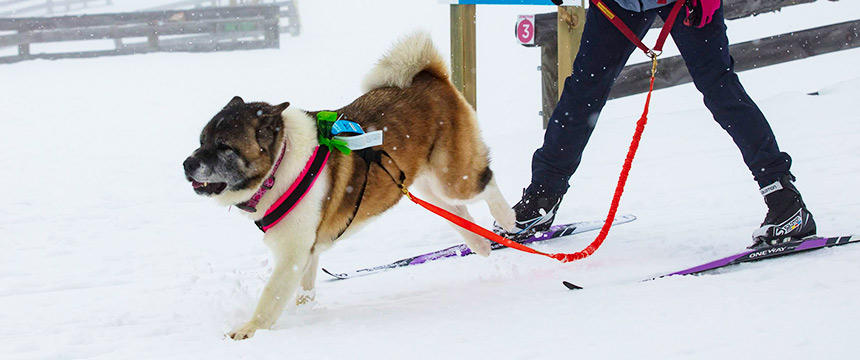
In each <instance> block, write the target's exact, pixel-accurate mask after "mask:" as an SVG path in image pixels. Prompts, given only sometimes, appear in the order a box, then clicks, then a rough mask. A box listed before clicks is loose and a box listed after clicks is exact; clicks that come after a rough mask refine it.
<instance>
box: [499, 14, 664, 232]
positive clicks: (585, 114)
mask: <svg viewBox="0 0 860 360" xmlns="http://www.w3.org/2000/svg"><path fill="white" fill-rule="evenodd" d="M605 5H606V6H608V7H609V8H610V9H611V10H612V11H613V12H614V13H615V14H616V16H618V17H619V18H620V19H621V20H622V21H624V23H625V24H627V26H629V27H630V29H631V30H632V31H633V32H634V33H636V34H638V35H639V37H642V36H643V35H644V34H645V32H647V31H648V28H649V27H651V24H652V23H653V22H654V19H655V18H656V16H657V15H656V12H655V11H647V12H632V11H627V10H624V9H623V8H621V7H620V6H618V4H616V3H615V2H614V1H607V2H605ZM635 48H636V46H635V45H633V43H631V42H630V40H628V39H627V38H626V37H625V36H624V35H623V34H622V33H621V32H620V31H618V29H617V28H616V27H615V25H613V24H612V23H611V22H610V21H609V20H607V19H606V17H605V16H604V15H603V14H602V13H601V12H600V11H599V10H597V9H596V7H591V8H589V9H588V14H587V15H586V21H585V29H584V31H583V33H582V42H581V44H580V47H579V53H578V54H577V55H576V59H575V60H574V62H573V72H572V74H571V75H570V76H568V77H567V79H565V82H564V87H563V88H562V92H561V98H560V99H559V101H558V104H557V105H556V107H555V110H554V111H553V113H552V116H551V117H550V120H549V124H548V125H547V129H546V133H545V134H544V142H543V146H541V148H540V149H538V150H537V151H535V153H534V156H533V157H532V182H531V185H529V187H528V188H527V189H526V190H524V191H523V197H522V199H521V200H520V201H519V202H518V203H517V204H516V205H514V212H515V213H516V216H517V219H516V220H517V222H516V228H515V229H514V231H512V232H509V233H505V234H504V235H505V236H508V237H512V238H513V237H522V236H528V235H530V234H531V233H534V232H535V231H544V230H546V229H548V228H549V227H550V226H551V225H552V222H553V220H554V217H555V212H556V210H557V209H558V206H559V204H560V203H561V198H562V196H563V195H564V193H565V192H567V188H568V181H569V180H570V177H571V175H573V173H574V171H576V168H577V167H578V166H579V162H580V160H581V159H582V152H583V150H584V149H585V144H586V143H587V142H588V138H589V137H591V132H592V131H593V130H594V126H595V124H596V123H597V117H598V116H599V115H600V111H601V110H602V109H603V106H604V105H605V104H606V99H607V97H609V90H610V89H611V88H612V84H613V83H614V82H615V79H616V78H617V77H618V74H619V73H621V70H622V69H623V68H624V64H625V63H626V62H627V59H628V58H629V57H630V54H631V53H632V52H633V50H634V49H635ZM500 233H504V232H501V231H500Z"/></svg>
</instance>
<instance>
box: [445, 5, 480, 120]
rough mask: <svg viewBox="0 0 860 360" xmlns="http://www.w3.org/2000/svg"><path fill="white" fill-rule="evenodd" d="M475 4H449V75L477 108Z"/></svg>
mask: <svg viewBox="0 0 860 360" xmlns="http://www.w3.org/2000/svg"><path fill="white" fill-rule="evenodd" d="M475 66H476V62H475V5H456V4H452V5H451V73H452V74H451V75H452V76H451V77H452V79H451V80H453V82H454V86H456V87H457V89H458V90H460V92H461V93H463V96H464V97H465V98H466V101H468V102H469V104H472V107H473V108H475V109H477V108H478V106H477V105H478V104H477V88H476V85H477V77H476V72H475Z"/></svg>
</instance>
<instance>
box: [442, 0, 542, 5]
mask: <svg viewBox="0 0 860 360" xmlns="http://www.w3.org/2000/svg"><path fill="white" fill-rule="evenodd" d="M451 3H453V4H460V5H555V4H553V3H552V1H550V0H453V1H451Z"/></svg>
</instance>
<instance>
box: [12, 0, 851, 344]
mask: <svg viewBox="0 0 860 360" xmlns="http://www.w3.org/2000/svg"><path fill="white" fill-rule="evenodd" d="M124 3H125V4H122V6H130V5H129V3H132V2H131V1H126V2H124ZM140 3H141V4H143V3H144V2H140ZM333 4H335V2H332V1H318V2H311V1H303V2H301V3H300V6H301V8H300V11H301V16H302V23H303V26H304V28H303V34H302V36H300V37H298V38H292V37H289V36H285V37H283V38H282V45H281V49H280V50H259V51H248V52H231V53H216V54H151V55H140V56H123V57H113V58H97V59H85V60H62V61H30V62H23V63H18V64H14V65H2V66H0V79H2V80H0V82H2V85H0V109H3V110H2V121H0V168H3V169H4V172H3V173H4V174H5V175H6V176H3V177H0V188H2V189H3V190H2V195H3V198H4V203H3V206H2V207H0V249H2V251H0V309H3V310H2V311H0V324H3V326H2V327H0V358H2V359H83V358H86V359H126V358H140V359H156V358H157V359H203V358H206V359H211V358H224V359H234V358H246V359H265V358H272V359H275V358H278V359H281V358H323V359H343V358H393V357H407V356H408V357H410V358H467V357H469V358H515V359H529V358H549V357H550V356H553V357H559V356H565V355H566V356H571V355H574V356H582V357H592V358H634V357H635V358H652V359H687V358H696V359H722V358H726V357H736V358H758V359H777V358H778V359H787V358H792V359H802V358H812V357H813V356H814V357H816V358H825V359H826V358H855V357H857V355H858V354H860V350H858V349H857V348H856V346H855V345H854V343H853V340H854V337H855V334H856V333H857V331H858V330H860V315H858V314H860V312H858V311H857V310H856V304H857V300H858V299H860V271H858V270H860V267H858V261H860V247H857V246H852V245H849V246H845V247H840V248H834V249H824V250H820V251H816V252H812V253H808V254H804V255H799V256H793V257H790V258H784V259H781V260H773V261H765V262H758V263H752V264H744V265H740V266H736V267H733V268H730V269H726V270H722V271H720V272H719V273H718V275H716V274H709V275H703V276H695V277H674V278H664V279H659V280H656V281H650V282H640V280H642V279H646V278H651V277H653V276H656V275H660V274H664V273H668V272H671V271H675V270H679V269H682V268H686V267H689V266H692V265H697V264H700V263H703V262H706V261H710V260H714V259H716V258H719V257H722V256H727V255H730V254H732V253H736V252H738V251H740V250H742V248H743V247H744V246H746V245H747V244H748V242H749V234H750V233H751V231H752V230H753V229H754V228H755V227H757V225H758V223H759V221H760V220H761V218H762V217H763V216H764V212H765V207H764V204H763V202H762V200H761V197H760V196H759V195H758V191H757V188H756V186H755V183H754V182H753V181H752V179H751V176H750V175H749V174H748V170H747V169H746V168H745V166H744V164H743V162H742V161H741V159H740V154H739V152H738V151H737V150H736V148H735V147H734V145H733V144H732V142H731V139H730V138H729V137H728V136H727V135H726V134H725V133H724V131H723V130H722V129H720V127H719V126H718V125H717V124H716V123H715V122H714V121H712V120H711V118H710V114H709V113H708V112H707V110H706V109H705V108H704V106H703V105H702V103H701V96H700V95H699V94H698V92H697V91H696V90H695V88H694V87H693V86H692V85H691V84H688V85H683V86H678V87H674V88H670V89H665V90H660V91H657V92H655V98H654V102H653V107H652V112H651V116H650V121H649V125H648V127H647V128H646V130H645V134H644V138H643V142H642V145H641V147H640V151H639V154H638V156H637V158H636V161H635V162H634V166H633V171H632V172H631V175H630V180H629V182H628V186H627V191H626V193H625V195H624V198H623V200H622V205H621V209H620V213H633V214H636V215H637V216H638V217H639V219H638V220H637V221H636V222H634V223H631V224H627V225H624V226H620V227H616V228H613V230H612V232H611V233H610V235H609V238H608V240H607V241H606V243H605V244H604V246H603V247H602V248H601V249H600V251H599V252H598V253H597V254H596V255H595V256H593V257H591V258H589V259H587V260H584V261H580V262H576V263H572V264H558V263H556V262H553V261H551V260H547V259H544V258H540V257H534V256H531V255H526V254H522V253H518V252H513V251H511V250H504V251H498V252H494V253H493V254H492V256H490V257H489V258H480V257H469V258H463V259H458V260H453V261H440V262H438V263H431V264H426V265H422V266H417V267H414V268H407V269H401V270H396V271H391V272H385V273H382V274H378V275H374V276H368V277H362V278H356V279H351V280H348V281H340V282H336V281H329V280H328V279H327V276H326V275H325V274H322V273H321V274H320V275H319V280H318V285H317V301H316V302H315V303H313V304H311V305H307V306H303V307H300V308H289V309H288V310H287V311H286V312H285V313H284V315H283V316H282V317H281V319H280V320H279V321H278V322H277V323H276V324H275V326H274V328H273V329H272V330H261V331H258V332H257V334H256V336H255V337H253V338H252V339H249V340H246V341H242V342H234V341H232V340H229V339H225V338H224V334H225V333H226V332H227V331H229V330H230V329H231V328H233V327H235V326H238V325H241V324H242V323H244V322H245V321H246V320H247V318H248V317H249V316H250V314H251V313H252V311H253V308H254V306H255V305H256V301H257V297H258V295H259V293H260V291H261V289H262V287H263V285H264V284H265V281H266V280H267V279H268V274H269V272H270V271H271V263H270V262H269V260H268V253H267V250H266V249H265V247H264V246H263V244H262V243H261V241H260V235H259V232H258V230H257V229H256V228H255V227H254V226H253V225H252V224H251V223H250V222H249V221H247V220H246V219H245V218H244V217H242V216H240V214H238V211H237V210H235V209H234V210H232V211H226V210H225V209H224V208H221V207H218V206H217V205H216V204H215V203H214V202H211V201H207V200H205V199H201V198H199V197H197V196H195V195H194V193H193V191H191V187H190V186H189V185H188V183H187V182H186V181H185V179H184V176H183V174H182V168H181V162H182V160H183V159H184V158H185V157H186V156H187V155H188V154H189V153H190V152H191V151H192V150H193V149H194V148H195V147H196V143H197V138H198V135H199V131H200V129H201V128H202V126H203V125H204V124H205V122H206V121H208V119H209V118H210V117H211V116H212V115H213V114H214V113H215V112H216V111H217V110H218V109H220V107H221V106H223V104H224V103H226V102H227V101H228V100H229V99H230V98H231V97H232V96H233V95H241V96H243V97H244V98H245V99H257V100H262V101H270V102H275V101H284V100H288V101H290V102H291V103H292V104H293V106H298V107H302V108H305V109H319V108H336V107H339V106H341V105H343V104H346V103H347V102H349V101H351V100H352V99H354V98H355V97H356V96H358V95H360V92H359V91H360V90H359V84H360V81H361V78H362V77H363V75H364V73H365V72H366V71H367V70H368V69H369V68H370V67H371V65H372V64H373V62H374V61H376V59H377V58H378V57H379V56H381V54H382V53H383V51H385V50H386V49H387V48H388V47H389V46H390V44H391V43H392V42H393V40H394V39H396V38H397V36H399V34H404V33H407V32H409V31H411V30H413V29H415V28H416V27H418V26H416V24H415V22H416V21H415V18H414V17H412V16H403V14H410V13H411V14H414V13H416V12H417V13H421V14H423V15H422V18H421V20H420V22H421V24H420V26H423V27H424V28H426V29H428V30H429V31H430V32H431V33H432V35H433V37H434V39H435V40H436V42H437V45H438V46H439V47H440V48H441V50H442V51H443V52H447V39H448V30H447V26H448V25H447V21H448V8H447V6H443V5H439V4H437V2H436V1H435V0H432V1H422V2H417V3H410V4H408V5H407V4H404V2H402V1H401V2H398V1H394V0H384V1H372V2H371V1H355V2H336V6H335V5H333ZM153 5H157V4H153ZM140 7H144V6H140ZM124 9H125V8H124ZM99 10H100V11H108V10H109V8H101V9H99ZM545 11H549V10H548V9H547V8H541V7H519V8H518V7H482V8H480V9H479V21H478V24H479V26H478V39H479V42H478V63H479V65H478V69H479V71H478V77H479V78H478V80H479V84H478V89H479V91H478V93H479V98H478V109H479V119H480V122H481V124H482V128H483V132H484V138H485V139H486V141H487V142H488V144H489V145H490V147H491V148H492V150H491V151H492V156H493V158H494V159H495V160H494V171H495V173H496V174H497V176H498V177H499V182H500V185H501V187H502V189H503V191H504V192H505V195H506V196H507V198H508V200H509V201H512V202H514V201H516V200H517V199H518V196H519V195H520V191H521V188H522V187H523V186H525V185H526V184H527V182H528V180H529V178H530V173H529V168H530V159H531V154H532V151H533V150H534V149H535V148H536V147H537V146H539V144H540V142H541V139H542V131H541V129H540V127H539V123H540V120H539V118H538V116H537V115H536V114H537V110H538V109H539V107H540V96H539V94H540V90H539V86H540V85H539V83H540V81H539V72H537V71H535V70H534V69H535V67H536V66H537V65H538V63H539V54H538V51H537V50H536V49H527V48H523V47H521V46H519V45H517V44H516V43H515V40H514V37H513V36H512V34H511V31H510V30H511V27H512V22H513V21H514V19H515V15H516V14H518V13H522V14H527V13H535V12H545ZM852 13H853V14H855V17H856V14H857V13H860V4H857V3H856V2H848V1H843V2H838V3H831V2H825V1H818V2H816V3H814V4H809V5H800V6H796V7H795V8H791V9H790V10H789V9H787V10H784V11H783V12H782V13H780V14H766V15H761V16H757V17H755V18H751V19H744V20H739V21H733V22H731V23H730V24H729V28H730V36H731V37H732V39H733V40H736V41H744V40H748V39H753V38H757V37H762V36H765V35H771V34H773V33H775V32H782V31H789V30H793V29H795V27H796V26H800V27H799V28H797V29H801V28H803V27H811V26H816V25H821V24H828V23H833V22H838V21H845V20H847V19H846V16H849V15H846V14H852ZM356 15H358V16H356ZM849 18H850V16H849ZM381 19H384V20H381ZM795 19H798V20H797V21H795ZM800 19H802V20H800ZM810 19H813V20H815V19H817V20H815V21H812V20H810ZM798 24H800V25H798ZM806 25H808V26H806ZM772 29H777V30H772ZM768 31H772V32H768ZM649 36H656V32H652V34H650V35H649ZM652 41H653V40H652ZM646 42H648V41H646ZM649 43H650V42H649ZM668 51H669V52H671V50H668ZM641 60H642V59H632V60H631V62H639V61H641ZM858 62H860V49H854V50H849V51H843V52H839V53H834V54H827V55H821V56H817V57H813V58H809V59H805V60H801V61H795V62H792V63H787V64H781V65H776V66H771V67H766V68H763V69H758V70H755V71H749V72H744V73H741V74H740V77H741V80H742V81H743V83H744V85H745V86H746V88H747V91H748V92H749V93H750V94H751V95H752V96H753V98H754V99H756V101H757V103H758V105H759V106H760V107H761V108H762V110H763V111H764V113H765V115H766V116H767V117H768V119H769V120H770V122H771V125H772V127H773V129H774V132H775V133H776V135H777V137H778V139H779V142H780V146H781V148H783V149H784V150H785V151H788V152H789V153H790V154H791V155H792V157H793V158H794V166H793V172H794V173H795V175H797V177H798V183H797V185H798V187H799V189H800V190H801V191H802V192H803V194H804V199H805V200H806V202H807V204H808V205H809V206H810V208H811V210H812V211H813V213H814V215H815V218H816V221H817V222H818V226H819V231H820V232H821V233H822V234H823V235H841V234H849V233H856V232H860V221H858V214H860V190H858V186H857V184H858V183H860V161H858V154H860V143H858V142H857V140H856V139H857V138H858V137H860V121H858V120H860V116H858V115H857V111H856V109H855V108H854V106H855V105H856V103H857V99H858V98H860V68H858V67H857V66H854V65H856V64H857V63H858ZM813 91H819V92H820V94H821V95H820V96H809V95H806V94H807V93H809V92H813ZM643 102H644V95H637V96H631V97H627V98H623V99H618V100H614V101H611V102H609V103H608V105H607V107H606V108H605V109H604V111H603V114H602V115H601V120H600V122H599V124H598V127H597V130H596V131H595V133H594V135H593V136H592V140H591V142H590V144H589V146H588V148H587V149H586V153H585V155H584V160H583V162H582V165H581V167H580V169H579V171H578V173H577V174H576V175H575V176H574V178H573V181H572V188H571V192H569V193H568V195H567V196H566V198H565V202H564V203H563V205H562V208H561V210H560V213H559V218H560V219H569V220H591V219H601V218H603V217H604V216H605V211H606V210H607V208H608V202H609V199H610V197H611V194H612V191H613V190H614V186H615V181H616V179H617V175H618V171H619V170H620V167H621V163H622V161H623V157H624V155H625V153H626V150H627V145H628V142H629V141H630V136H631V135H632V133H633V128H634V123H635V120H636V119H637V118H638V116H639V113H640V112H641V106H642V103H643ZM471 208H472V210H473V213H474V215H475V217H476V218H477V220H478V221H479V222H480V223H482V224H490V223H491V220H490V216H489V213H488V211H487V210H486V209H485V207H483V206H479V205H476V206H473V207H471ZM419 219H421V220H419ZM593 236H594V234H593V233H591V234H584V235H579V236H576V237H574V238H573V239H570V240H561V241H553V242H548V243H546V244H539V245H537V246H536V247H537V248H538V249H541V250H544V251H575V250H579V249H581V248H582V247H584V246H585V244H587V243H588V242H589V241H590V240H591V239H592V238H593ZM458 241H459V239H458V238H457V235H456V233H455V232H454V231H452V230H451V229H450V227H449V226H448V225H446V224H445V223H443V221H442V220H440V219H437V218H434V217H433V216H432V215H430V214H428V213H426V212H425V211H424V210H422V209H420V208H418V207H416V206H414V205H413V204H411V203H406V202H403V203H401V204H399V205H397V206H396V207H395V208H394V209H392V210H390V211H389V212H388V213H387V214H385V215H384V216H381V217H380V218H379V219H378V220H377V221H375V222H373V223H371V224H370V225H368V226H367V227H366V228H365V229H364V230H362V231H361V232H360V233H358V234H356V235H355V236H354V237H353V238H351V239H347V240H345V241H343V242H341V243H339V244H338V246H336V247H335V248H334V249H332V250H331V251H330V252H328V253H326V254H325V255H323V257H322V260H321V263H322V265H323V266H325V267H327V268H329V269H331V270H333V271H341V270H351V269H353V268H356V267H359V266H367V265H376V264H380V263H384V262H388V261H391V260H394V259H399V258H402V257H405V256H410V255H415V254H417V253H420V252H424V251H428V250H435V249H438V248H442V247H445V246H448V245H451V244H454V243H457V242H458ZM561 280H569V281H572V282H574V283H576V284H579V285H582V286H584V287H585V288H586V289H585V290H582V291H577V292H571V291H567V290H565V289H564V288H563V287H562V286H561V283H560V282H561Z"/></svg>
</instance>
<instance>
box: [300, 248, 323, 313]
mask: <svg viewBox="0 0 860 360" xmlns="http://www.w3.org/2000/svg"><path fill="white" fill-rule="evenodd" d="M319 262H320V255H319V253H314V254H313V255H311V261H309V262H308V266H307V269H305V275H304V277H302V288H301V290H299V293H298V295H296V305H304V304H307V303H309V302H312V301H314V298H315V297H316V290H314V285H315V283H316V280H317V271H318V269H319Z"/></svg>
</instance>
